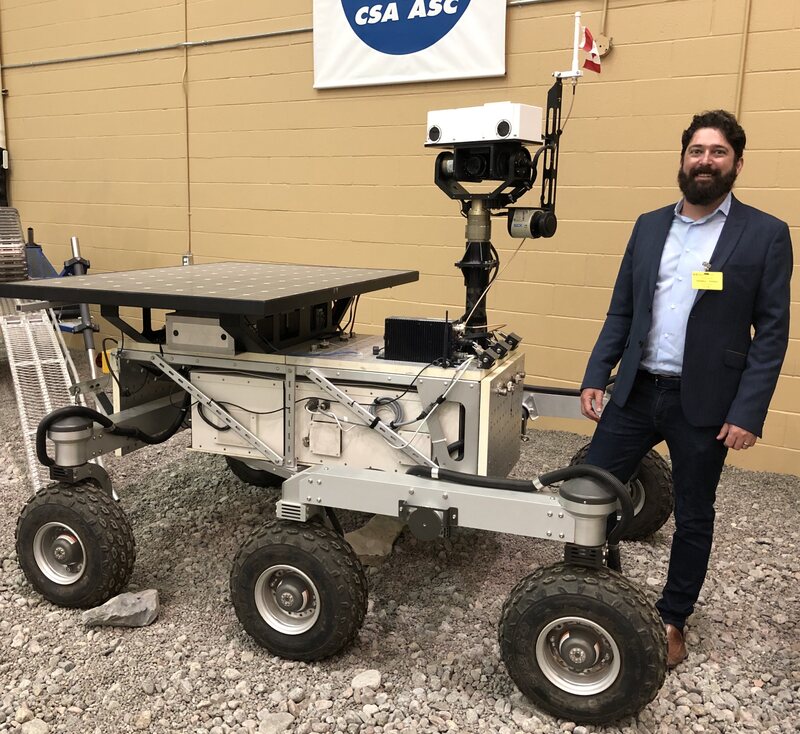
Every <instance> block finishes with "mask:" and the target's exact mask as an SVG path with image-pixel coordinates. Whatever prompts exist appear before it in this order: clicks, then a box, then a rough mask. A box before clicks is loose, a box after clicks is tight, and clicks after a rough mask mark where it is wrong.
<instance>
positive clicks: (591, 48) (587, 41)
mask: <svg viewBox="0 0 800 734" xmlns="http://www.w3.org/2000/svg"><path fill="white" fill-rule="evenodd" d="M580 47H581V50H583V51H586V53H587V54H588V56H587V58H586V61H584V62H583V68H584V69H588V70H589V71H594V72H597V73H598V74H599V73H600V52H599V51H598V50H597V43H595V40H594V36H593V35H592V32H591V31H590V30H589V29H588V28H587V27H586V26H583V28H582V29H581V44H580Z"/></svg>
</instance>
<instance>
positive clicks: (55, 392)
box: [0, 311, 74, 492]
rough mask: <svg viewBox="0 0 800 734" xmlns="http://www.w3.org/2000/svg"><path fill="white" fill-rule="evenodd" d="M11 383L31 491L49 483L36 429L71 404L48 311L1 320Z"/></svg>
mask: <svg viewBox="0 0 800 734" xmlns="http://www.w3.org/2000/svg"><path fill="white" fill-rule="evenodd" d="M0 328H2V332H3V338H4V339H5V343H6V350H7V352H8V363H9V366H10V368H11V375H12V378H13V381H14V393H15V395H16V398H17V409H18V410H19V417H20V423H21V426H22V434H23V437H24V439H25V454H26V458H27V461H28V471H29V475H30V478H31V483H32V484H33V489H34V491H37V492H38V491H39V490H40V489H41V488H42V487H44V486H46V485H47V484H49V483H50V474H49V470H48V469H47V468H46V467H44V466H42V465H41V464H40V463H39V460H38V459H37V458H36V448H35V446H36V428H37V427H38V425H39V423H40V421H41V420H42V418H44V417H45V416H46V415H47V414H48V413H50V412H51V411H53V410H55V409H56V408H60V407H63V406H65V405H70V404H72V403H73V402H74V400H73V398H72V397H71V396H70V393H69V387H70V386H71V385H72V380H71V379H70V376H69V373H68V371H67V362H66V360H65V359H64V354H63V352H62V342H61V339H60V332H59V330H58V324H57V323H56V322H55V320H54V319H53V318H52V316H51V315H50V314H49V313H48V312H47V311H35V312H32V313H20V314H15V315H13V316H4V317H2V318H1V319H0Z"/></svg>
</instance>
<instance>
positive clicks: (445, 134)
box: [425, 102, 542, 148]
mask: <svg viewBox="0 0 800 734" xmlns="http://www.w3.org/2000/svg"><path fill="white" fill-rule="evenodd" d="M507 140H515V141H518V142H521V143H541V142H542V108H541V107H534V106H532V105H527V104H517V103H516V102H488V103H487V104H485V105H483V106H481V107H459V108H456V109H451V110H432V111H431V112H429V113H428V127H427V138H426V140H425V145H426V146H428V147H431V148H450V147H452V146H454V145H458V144H461V143H495V142H503V141H507Z"/></svg>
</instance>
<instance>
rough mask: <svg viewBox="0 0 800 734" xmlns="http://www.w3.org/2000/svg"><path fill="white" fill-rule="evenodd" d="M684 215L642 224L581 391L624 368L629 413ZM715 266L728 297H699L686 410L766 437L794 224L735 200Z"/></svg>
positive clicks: (620, 398)
mask: <svg viewBox="0 0 800 734" xmlns="http://www.w3.org/2000/svg"><path fill="white" fill-rule="evenodd" d="M674 209H675V205H674V204H671V205H670V206H667V207H664V208H663V209H657V210H656V211H653V212H649V213H647V214H643V215H642V216H640V217H639V219H638V220H637V221H636V225H635V226H634V228H633V232H632V234H631V238H630V241H629V242H628V246H627V248H626V250H625V255H624V256H623V258H622V264H621V266H620V270H619V275H618V276H617V281H616V284H615V285H614V292H613V294H612V296H611V305H610V306H609V309H608V314H607V316H606V321H605V323H604V324H603V328H602V330H601V331H600V336H599V337H598V339H597V344H596V345H595V347H594V350H593V351H592V354H591V357H590V358H589V363H588V365H587V368H586V374H585V376H584V378H583V383H582V385H581V389H583V388H586V387H593V388H600V389H603V388H605V386H606V385H607V384H608V380H609V376H610V375H611V370H612V369H613V368H614V366H615V365H616V364H617V363H618V362H619V370H618V372H617V377H616V381H615V383H614V389H613V391H612V396H611V399H612V400H613V401H614V402H615V403H616V404H617V405H620V406H623V405H625V402H626V400H627V399H628V396H629V395H630V392H631V388H632V387H633V381H634V378H635V377H636V372H637V370H638V369H639V365H640V362H641V359H642V348H643V347H644V344H645V340H646V339H647V334H648V332H649V331H650V324H651V321H652V312H653V294H654V292H655V287H656V279H657V276H658V268H659V265H660V263H661V253H662V251H663V249H664V244H665V242H666V240H667V234H668V233H669V229H670V226H671V225H672V218H673V213H674ZM710 264H711V268H710V269H711V270H713V271H720V270H721V271H722V273H723V290H721V291H698V292H697V295H696V297H695V302H694V306H693V307H692V311H691V313H690V315H689V321H688V323H687V326H686V346H685V350H684V354H683V368H682V372H681V378H682V379H681V403H682V406H683V411H684V414H685V415H686V418H687V420H688V421H689V422H690V423H691V424H692V425H695V426H722V424H723V423H731V424H733V425H735V426H739V427H740V428H744V429H746V430H748V431H750V432H751V433H754V434H756V435H758V436H760V435H761V431H762V428H763V426H764V420H765V418H766V416H767V409H768V407H769V401H770V399H771V398H772V394H773V392H774V391H775V385H776V383H777V381H778V376H779V375H780V371H781V365H782V364H783V358H784V355H785V354H786V348H787V346H788V342H789V304H790V294H789V283H790V280H791V277H792V241H791V237H790V235H789V227H788V225H787V224H786V223H785V222H782V221H781V220H780V219H776V218H775V217H773V216H771V215H769V214H766V213H765V212H762V211H759V210H758V209H754V208H753V207H751V206H747V205H746V204H742V203H741V202H740V201H738V200H737V199H736V198H735V197H733V199H732V201H731V208H730V211H729V213H728V217H727V220H726V222H725V225H724V226H723V228H722V232H721V233H720V236H719V240H718V242H717V246H716V248H715V249H714V254H713V255H712V257H711V260H710Z"/></svg>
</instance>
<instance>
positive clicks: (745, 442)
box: [581, 396, 758, 451]
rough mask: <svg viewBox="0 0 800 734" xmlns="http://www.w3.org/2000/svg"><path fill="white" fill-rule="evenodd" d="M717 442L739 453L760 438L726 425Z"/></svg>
mask: <svg viewBox="0 0 800 734" xmlns="http://www.w3.org/2000/svg"><path fill="white" fill-rule="evenodd" d="M582 402H583V396H581V403H582ZM584 415H585V414H584ZM717 440H718V441H723V440H724V441H725V445H726V446H727V447H728V448H729V449H733V450H734V451H738V450H739V449H749V448H750V447H751V446H755V444H756V441H758V437H757V436H756V435H755V434H754V433H750V431H746V430H745V429H744V428H739V426H734V425H731V424H730V423H725V424H724V425H723V426H722V428H721V429H720V432H719V436H717Z"/></svg>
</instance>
